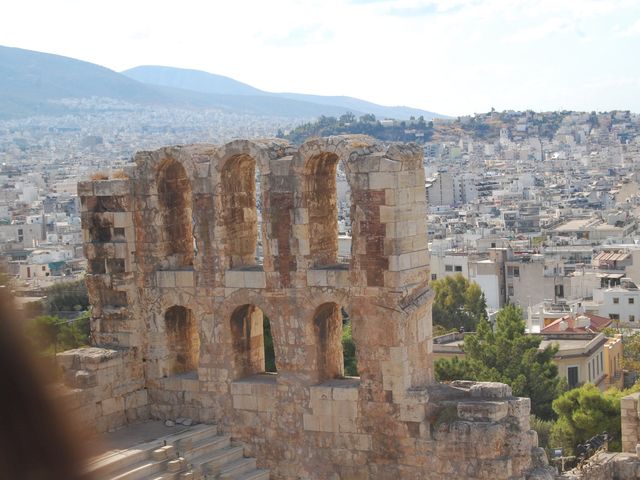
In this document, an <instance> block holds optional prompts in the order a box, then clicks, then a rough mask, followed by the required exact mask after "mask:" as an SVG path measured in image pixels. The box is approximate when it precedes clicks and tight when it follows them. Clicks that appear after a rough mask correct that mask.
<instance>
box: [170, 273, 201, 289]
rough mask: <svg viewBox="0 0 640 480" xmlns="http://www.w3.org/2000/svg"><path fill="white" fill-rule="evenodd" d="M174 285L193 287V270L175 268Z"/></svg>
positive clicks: (194, 282) (194, 283) (194, 278)
mask: <svg viewBox="0 0 640 480" xmlns="http://www.w3.org/2000/svg"><path fill="white" fill-rule="evenodd" d="M175 279H176V280H175V281H176V287H178V288H193V287H195V286H196V276H195V272H194V271H193V270H176V272H175Z"/></svg>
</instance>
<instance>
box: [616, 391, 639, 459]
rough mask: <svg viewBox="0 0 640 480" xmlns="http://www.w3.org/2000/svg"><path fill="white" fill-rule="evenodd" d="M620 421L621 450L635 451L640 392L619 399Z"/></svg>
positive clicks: (637, 436) (637, 442) (637, 441)
mask: <svg viewBox="0 0 640 480" xmlns="http://www.w3.org/2000/svg"><path fill="white" fill-rule="evenodd" d="M620 416H621V421H622V451H623V452H631V453H636V445H638V444H639V443H640V392H636V393H632V394H631V395H627V396H626V397H624V398H623V399H622V400H620Z"/></svg>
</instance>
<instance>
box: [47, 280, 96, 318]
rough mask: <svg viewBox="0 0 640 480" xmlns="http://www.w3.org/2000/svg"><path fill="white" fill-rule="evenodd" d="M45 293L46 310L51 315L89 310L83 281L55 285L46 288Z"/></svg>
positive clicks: (87, 296)
mask: <svg viewBox="0 0 640 480" xmlns="http://www.w3.org/2000/svg"><path fill="white" fill-rule="evenodd" d="M45 292H46V296H47V299H46V310H47V312H49V313H51V314H55V313H56V312H71V311H74V310H75V311H81V310H87V309H88V308H89V295H88V294H87V286H86V284H85V283H84V280H77V281H75V282H64V283H56V284H55V285H52V286H51V287H49V288H47V289H46V291H45Z"/></svg>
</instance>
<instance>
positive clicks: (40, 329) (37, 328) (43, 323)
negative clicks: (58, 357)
mask: <svg viewBox="0 0 640 480" xmlns="http://www.w3.org/2000/svg"><path fill="white" fill-rule="evenodd" d="M61 324H62V320H61V319H60V318H59V317H54V316H51V315H40V316H39V317H36V318H34V319H33V320H32V321H31V324H30V325H29V328H28V330H27V333H28V335H29V337H30V338H31V340H32V341H33V342H34V344H35V347H36V348H37V349H38V350H39V351H41V352H47V351H55V350H56V347H57V342H58V334H59V333H60V325H61Z"/></svg>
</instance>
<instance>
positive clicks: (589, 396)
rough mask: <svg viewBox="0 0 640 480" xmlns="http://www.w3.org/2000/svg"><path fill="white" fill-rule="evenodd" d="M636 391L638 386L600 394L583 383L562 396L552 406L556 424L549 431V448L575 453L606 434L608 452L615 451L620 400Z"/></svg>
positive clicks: (617, 443) (618, 433)
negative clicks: (600, 435) (592, 439)
mask: <svg viewBox="0 0 640 480" xmlns="http://www.w3.org/2000/svg"><path fill="white" fill-rule="evenodd" d="M638 390H640V384H638V385H636V386H634V387H632V388H631V389H627V390H623V391H620V390H618V389H616V388H612V389H609V390H607V391H606V392H601V391H600V389H598V387H596V386H595V385H593V384H591V383H587V384H585V385H583V386H581V387H579V388H574V389H573V390H570V391H568V392H565V393H564V394H562V395H561V396H560V397H558V398H557V399H556V400H554V402H553V410H554V411H555V412H556V413H557V415H558V420H557V422H556V423H555V425H554V426H553V427H552V428H551V438H550V443H551V446H552V447H563V448H565V451H567V452H572V453H575V447H576V446H577V445H578V444H580V443H583V442H585V441H586V440H588V439H590V438H591V437H593V436H595V435H598V434H600V433H602V432H607V433H609V434H610V435H612V437H613V440H612V441H611V442H610V443H609V448H610V449H611V450H615V451H619V450H620V447H621V442H620V435H621V431H620V428H621V425H620V399H621V398H622V397H624V396H625V395H628V394H630V393H633V392H634V391H638Z"/></svg>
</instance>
